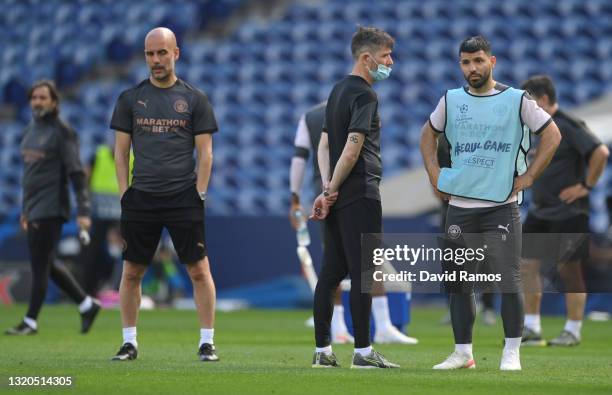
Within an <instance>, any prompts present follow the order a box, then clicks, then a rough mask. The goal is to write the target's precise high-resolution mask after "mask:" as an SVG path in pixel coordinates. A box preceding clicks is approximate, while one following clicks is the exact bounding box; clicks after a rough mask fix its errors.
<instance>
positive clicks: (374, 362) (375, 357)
mask: <svg viewBox="0 0 612 395" xmlns="http://www.w3.org/2000/svg"><path fill="white" fill-rule="evenodd" d="M399 367H400V366H399V365H397V364H395V363H392V362H389V361H387V359H385V357H383V356H382V355H380V354H379V353H378V352H376V351H374V350H372V351H371V352H370V353H369V354H368V355H366V356H361V354H359V353H357V352H356V353H355V354H354V355H353V364H352V365H351V369H376V368H379V369H392V368H399Z"/></svg>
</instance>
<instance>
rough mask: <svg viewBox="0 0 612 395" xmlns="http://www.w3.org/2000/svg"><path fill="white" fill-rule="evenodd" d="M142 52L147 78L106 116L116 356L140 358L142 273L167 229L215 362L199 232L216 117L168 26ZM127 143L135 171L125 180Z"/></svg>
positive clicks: (202, 346)
mask: <svg viewBox="0 0 612 395" xmlns="http://www.w3.org/2000/svg"><path fill="white" fill-rule="evenodd" d="M144 55H145V59H146V62H147V66H148V67H149V69H150V76H149V78H147V79H145V80H144V81H142V82H141V83H140V84H138V85H137V86H135V87H133V88H131V89H128V90H126V91H124V92H123V93H122V94H121V95H120V96H119V99H118V100H117V104H116V106H115V111H114V113H113V117H112V120H111V129H114V130H115V131H116V133H115V164H116V171H117V182H118V184H119V193H120V196H121V236H122V237H123V240H124V246H125V250H124V253H123V259H124V263H123V273H122V276H121V285H120V288H119V295H120V303H121V320H122V323H123V343H122V346H121V348H120V350H119V352H118V353H117V355H115V356H114V357H113V360H116V361H126V360H134V359H136V357H137V355H138V352H137V348H138V342H137V340H136V323H137V321H138V309H139V307H140V298H141V283H142V278H143V276H144V274H145V272H146V270H147V266H148V265H149V264H150V263H151V260H152V258H153V255H154V254H155V250H156V249H157V245H158V244H159V239H160V236H161V233H162V229H163V228H164V227H165V228H166V229H167V230H168V232H169V233H170V236H171V238H172V242H173V244H174V247H175V249H176V252H177V254H178V256H179V259H180V260H181V262H182V263H184V264H185V265H186V268H187V272H188V273H189V277H190V278H191V281H192V283H193V294H194V299H195V305H196V309H197V313H198V318H199V321H200V343H199V346H198V355H199V358H200V360H201V361H203V362H210V361H218V360H219V358H218V356H217V354H216V350H215V346H214V342H213V335H214V329H213V326H214V319H215V284H214V281H213V278H212V274H211V273H210V265H209V262H208V257H207V249H206V243H205V237H204V203H205V201H206V191H207V189H208V181H209V180H210V173H211V168H212V134H213V133H214V132H216V131H217V122H216V120H215V115H214V113H213V109H212V106H211V105H210V103H209V101H208V98H207V97H206V95H205V94H204V93H203V92H201V91H200V90H198V89H196V88H194V87H193V86H191V85H189V84H187V83H186V82H184V81H183V80H181V79H179V78H178V77H177V76H176V74H175V62H176V61H177V60H178V58H179V48H178V46H177V43H176V37H175V35H174V33H173V32H172V31H171V30H169V29H167V28H163V27H160V28H156V29H153V30H151V31H150V32H149V33H148V34H147V36H146V38H145V43H144ZM130 147H133V153H134V168H133V174H132V176H133V177H132V184H131V185H128V180H129V177H128V173H129V158H130ZM194 149H195V150H196V153H197V159H198V161H197V174H196V172H195V171H194V169H196V161H195V159H194V155H193V151H194ZM128 187H129V188H128Z"/></svg>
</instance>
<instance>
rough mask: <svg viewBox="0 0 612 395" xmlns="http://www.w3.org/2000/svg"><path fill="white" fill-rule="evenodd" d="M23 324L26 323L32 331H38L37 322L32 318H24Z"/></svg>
mask: <svg viewBox="0 0 612 395" xmlns="http://www.w3.org/2000/svg"><path fill="white" fill-rule="evenodd" d="M23 322H25V323H26V324H27V325H28V326H29V327H30V328H32V329H38V323H37V322H36V320H33V319H31V318H30V317H23Z"/></svg>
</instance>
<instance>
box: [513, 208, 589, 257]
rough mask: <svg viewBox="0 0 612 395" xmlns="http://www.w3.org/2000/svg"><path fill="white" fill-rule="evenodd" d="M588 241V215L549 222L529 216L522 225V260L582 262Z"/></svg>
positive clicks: (585, 255) (586, 255) (585, 254)
mask: <svg viewBox="0 0 612 395" xmlns="http://www.w3.org/2000/svg"><path fill="white" fill-rule="evenodd" d="M534 233H536V234H537V235H534ZM589 241H590V229H589V216H588V215H584V214H580V215H576V216H574V217H570V218H568V219H565V220H562V221H549V220H545V219H541V218H538V217H536V216H535V215H533V214H529V215H527V219H526V220H525V224H524V225H523V258H527V259H542V260H544V259H548V260H553V261H556V262H557V263H561V262H581V261H584V260H586V259H588V257H589Z"/></svg>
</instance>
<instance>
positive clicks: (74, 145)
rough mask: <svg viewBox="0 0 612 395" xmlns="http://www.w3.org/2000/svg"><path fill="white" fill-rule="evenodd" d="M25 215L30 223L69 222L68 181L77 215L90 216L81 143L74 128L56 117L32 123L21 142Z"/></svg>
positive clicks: (23, 212)
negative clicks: (61, 220) (80, 155)
mask: <svg viewBox="0 0 612 395" xmlns="http://www.w3.org/2000/svg"><path fill="white" fill-rule="evenodd" d="M20 148H21V155H22V158H23V178H22V185H23V211H22V214H23V215H25V216H26V217H27V219H28V221H35V220H39V219H45V218H56V217H60V218H62V219H64V220H68V219H69V218H70V193H69V191H68V179H71V180H72V182H73V184H74V190H75V193H76V198H77V206H78V207H77V211H78V215H89V211H90V202H89V197H88V192H87V186H86V184H85V173H84V172H83V166H82V164H81V159H80V157H79V143H78V139H77V135H76V133H75V132H74V130H73V129H72V128H70V127H69V126H68V125H66V124H65V123H64V122H63V121H62V120H61V119H59V118H58V117H57V116H56V115H48V116H46V117H44V118H42V119H35V120H32V122H30V123H29V124H28V125H27V126H26V128H25V130H24V135H23V139H22V141H21V147H20Z"/></svg>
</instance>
